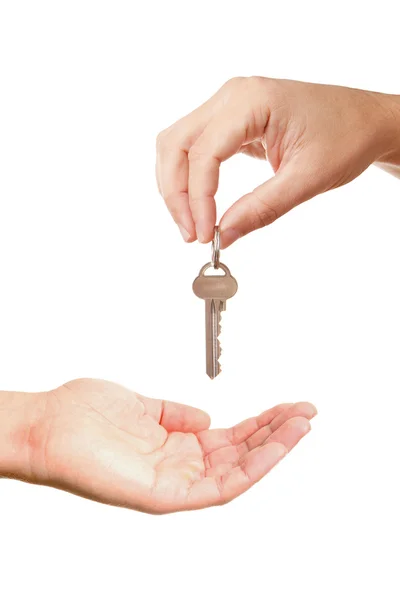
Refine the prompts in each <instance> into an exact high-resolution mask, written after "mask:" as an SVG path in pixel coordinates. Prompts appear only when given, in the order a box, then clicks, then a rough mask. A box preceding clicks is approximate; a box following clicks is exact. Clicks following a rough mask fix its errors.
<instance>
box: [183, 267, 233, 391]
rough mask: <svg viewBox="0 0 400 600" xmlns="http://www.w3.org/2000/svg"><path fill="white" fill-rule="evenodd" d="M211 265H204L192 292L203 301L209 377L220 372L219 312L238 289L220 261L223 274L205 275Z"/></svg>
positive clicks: (226, 268) (212, 377)
mask: <svg viewBox="0 0 400 600" xmlns="http://www.w3.org/2000/svg"><path fill="white" fill-rule="evenodd" d="M213 266H214V265H213V264H212V263H207V264H206V265H204V267H203V268H202V269H201V270H200V273H199V276H198V277H196V279H195V280H194V282H193V291H194V293H195V294H196V296H198V297H199V298H202V299H203V300H204V301H205V308H206V372H207V375H208V376H209V377H210V378H211V379H214V378H215V377H216V376H217V375H218V374H219V373H220V372H221V365H220V364H219V358H220V355H221V346H220V343H219V339H218V336H219V334H220V333H221V312H222V311H223V310H225V309H226V301H227V300H228V299H229V298H232V296H234V295H235V294H236V292H237V289H238V284H237V281H236V279H235V278H234V277H232V275H231V273H230V271H229V269H228V267H227V266H226V265H223V264H222V263H219V268H220V269H222V270H223V271H224V272H225V275H206V271H207V269H210V268H212V267H213Z"/></svg>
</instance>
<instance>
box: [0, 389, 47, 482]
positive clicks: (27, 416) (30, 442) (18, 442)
mask: <svg viewBox="0 0 400 600" xmlns="http://www.w3.org/2000/svg"><path fill="white" fill-rule="evenodd" d="M45 404H46V394H29V393H24V392H0V477H10V478H13V479H25V480H28V481H35V480H36V478H37V477H36V474H35V473H36V469H35V462H36V458H35V456H36V455H37V454H38V453H39V452H40V449H39V448H40V446H41V444H42V441H41V436H40V429H41V428H40V422H41V417H42V415H43V413H44V409H45Z"/></svg>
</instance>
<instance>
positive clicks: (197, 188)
mask: <svg viewBox="0 0 400 600" xmlns="http://www.w3.org/2000/svg"><path fill="white" fill-rule="evenodd" d="M241 112H242V114H240V113H241ZM251 141H253V140H252V139H250V138H249V128H248V126H247V119H246V115H245V113H244V112H243V111H241V109H238V108H237V107H236V105H233V106H232V108H231V109H230V110H229V109H228V108H227V107H225V108H224V110H223V111H221V112H219V113H217V114H216V115H215V116H214V117H213V119H211V121H210V122H209V123H208V125H207V126H206V128H205V129H204V131H203V133H202V134H201V135H200V136H199V137H198V139H197V140H196V142H195V143H194V144H193V146H192V147H191V148H190V150H189V154H188V158H189V186H188V188H189V205H190V209H191V211H192V216H193V220H194V223H195V226H196V232H197V237H198V240H199V241H200V242H210V241H211V240H212V237H213V230H214V226H215V222H216V207H215V194H216V192H217V189H218V180H219V169H220V165H221V162H222V161H224V160H227V159H228V158H230V157H231V156H233V155H234V154H236V153H237V152H238V151H239V150H240V148H241V147H242V145H243V144H246V143H248V142H251Z"/></svg>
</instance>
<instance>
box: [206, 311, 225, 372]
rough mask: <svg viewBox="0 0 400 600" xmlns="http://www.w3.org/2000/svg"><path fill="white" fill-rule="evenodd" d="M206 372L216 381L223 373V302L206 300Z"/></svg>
mask: <svg viewBox="0 0 400 600" xmlns="http://www.w3.org/2000/svg"><path fill="white" fill-rule="evenodd" d="M205 304H206V372H207V375H208V376H209V378H210V379H215V377H217V375H219V373H220V372H221V365H220V364H219V358H220V355H221V346H220V342H219V339H218V336H219V334H220V332H221V310H224V307H223V305H224V304H225V303H224V302H222V301H221V300H206V302H205Z"/></svg>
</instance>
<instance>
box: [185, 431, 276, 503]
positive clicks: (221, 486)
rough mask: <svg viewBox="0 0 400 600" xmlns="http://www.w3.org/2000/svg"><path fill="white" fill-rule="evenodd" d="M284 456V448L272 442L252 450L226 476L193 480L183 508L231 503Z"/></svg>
mask: <svg viewBox="0 0 400 600" xmlns="http://www.w3.org/2000/svg"><path fill="white" fill-rule="evenodd" d="M286 454H287V449H286V447H285V446H284V445H283V444H279V443H276V442H274V443H271V444H266V445H265V446H262V447H261V448H256V449H255V450H253V451H252V452H249V453H248V454H247V455H246V457H245V459H244V460H243V461H242V463H241V464H240V466H237V467H235V468H234V469H233V470H230V471H229V472H228V473H223V474H219V475H215V476H214V477H205V478H204V479H202V480H200V481H196V482H195V483H194V484H193V486H192V488H191V490H190V493H189V495H188V497H187V504H186V507H185V508H188V509H194V508H205V507H206V506H213V505H216V504H224V503H226V502H229V501H230V500H233V499H234V498H236V497H237V496H239V495H240V494H243V492H245V491H246V490H248V489H249V488H250V487H251V486H252V485H254V484H255V483H257V481H259V480H260V479H261V478H262V477H264V475H266V474H267V473H268V472H269V471H270V470H271V469H272V468H273V467H274V466H275V465H276V464H277V463H278V462H279V461H280V460H281V459H282V458H283V457H284V456H285V455H286Z"/></svg>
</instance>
